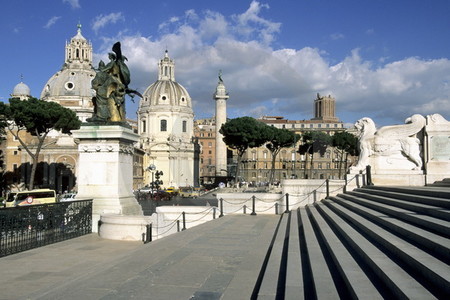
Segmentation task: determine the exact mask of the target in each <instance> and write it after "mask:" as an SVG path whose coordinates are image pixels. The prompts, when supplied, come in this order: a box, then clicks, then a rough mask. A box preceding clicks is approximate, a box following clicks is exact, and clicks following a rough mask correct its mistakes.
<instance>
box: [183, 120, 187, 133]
mask: <svg viewBox="0 0 450 300" xmlns="http://www.w3.org/2000/svg"><path fill="white" fill-rule="evenodd" d="M186 131H187V121H183V132H186Z"/></svg>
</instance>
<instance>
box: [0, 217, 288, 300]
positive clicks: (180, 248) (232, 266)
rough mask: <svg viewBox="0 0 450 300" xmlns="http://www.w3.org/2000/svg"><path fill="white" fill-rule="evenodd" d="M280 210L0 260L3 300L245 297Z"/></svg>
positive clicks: (78, 241) (91, 239) (71, 243)
mask: <svg viewBox="0 0 450 300" xmlns="http://www.w3.org/2000/svg"><path fill="white" fill-rule="evenodd" d="M279 218H280V217H279V216H275V215H271V216H268V215H264V216H262V215H261V216H249V215H240V216H225V217H223V218H220V219H216V220H213V221H210V222H207V223H205V224H202V225H199V226H197V227H194V228H190V229H188V230H186V231H182V232H179V233H176V234H173V235H171V236H168V237H165V238H163V239H160V240H156V241H153V242H151V243H148V244H145V245H144V244H143V243H142V242H124V241H113V240H104V239H101V238H99V237H98V236H97V235H96V234H90V235H87V236H83V237H79V238H75V239H72V240H68V241H64V242H60V243H56V244H53V245H49V246H45V247H41V248H37V249H33V250H29V251H25V252H21V253H18V254H14V255H10V256H7V257H4V258H1V259H0V285H1V286H2V292H1V293H0V299H8V300H9V299H65V300H68V299H84V300H88V299H173V300H174V299H219V298H220V299H249V298H250V296H251V294H252V292H253V288H254V286H255V283H256V281H257V277H258V274H259V272H260V270H261V266H262V263H263V261H264V258H265V255H266V252H267V249H268V247H269V244H270V241H271V239H272V238H273V234H274V231H275V228H276V225H277V223H278V221H279Z"/></svg>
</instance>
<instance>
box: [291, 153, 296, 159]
mask: <svg viewBox="0 0 450 300" xmlns="http://www.w3.org/2000/svg"><path fill="white" fill-rule="evenodd" d="M291 160H295V152H292V153H291Z"/></svg>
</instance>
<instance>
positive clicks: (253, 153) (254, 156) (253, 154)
mask: <svg viewBox="0 0 450 300" xmlns="http://www.w3.org/2000/svg"><path fill="white" fill-rule="evenodd" d="M252 159H253V160H256V152H252Z"/></svg>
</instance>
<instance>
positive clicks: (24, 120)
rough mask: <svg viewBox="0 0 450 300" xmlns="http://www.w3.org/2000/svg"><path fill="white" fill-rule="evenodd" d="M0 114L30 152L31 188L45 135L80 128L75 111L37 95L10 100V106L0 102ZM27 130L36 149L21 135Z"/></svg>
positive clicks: (29, 185)
mask: <svg viewBox="0 0 450 300" xmlns="http://www.w3.org/2000/svg"><path fill="white" fill-rule="evenodd" d="M0 115H1V116H2V119H3V120H4V121H6V122H7V124H8V126H7V129H8V130H9V131H10V132H11V134H12V135H13V136H14V137H15V138H16V139H17V140H18V141H19V143H20V144H21V146H22V147H23V149H25V151H26V152H27V153H28V155H30V157H31V161H32V167H31V175H30V182H29V184H28V188H29V189H30V190H31V189H33V186H34V177H35V174H36V167H37V163H38V158H39V153H40V152H41V149H42V147H43V145H44V141H45V138H46V137H47V135H48V133H49V132H50V131H51V130H57V131H60V132H62V133H66V134H70V131H71V130H74V129H78V128H80V125H81V122H80V120H79V119H78V118H77V116H76V115H75V113H74V112H73V111H72V110H70V109H68V108H65V107H63V106H61V105H59V104H58V103H56V102H47V101H42V100H39V99H36V98H33V97H31V98H29V99H28V100H20V99H18V98H11V99H9V105H7V104H5V103H0ZM23 131H26V132H28V133H29V134H31V135H32V136H34V137H36V138H37V144H36V148H35V151H34V152H32V150H33V148H32V147H30V146H31V145H27V144H26V143H25V141H24V140H23V139H22V138H21V136H20V132H23Z"/></svg>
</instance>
